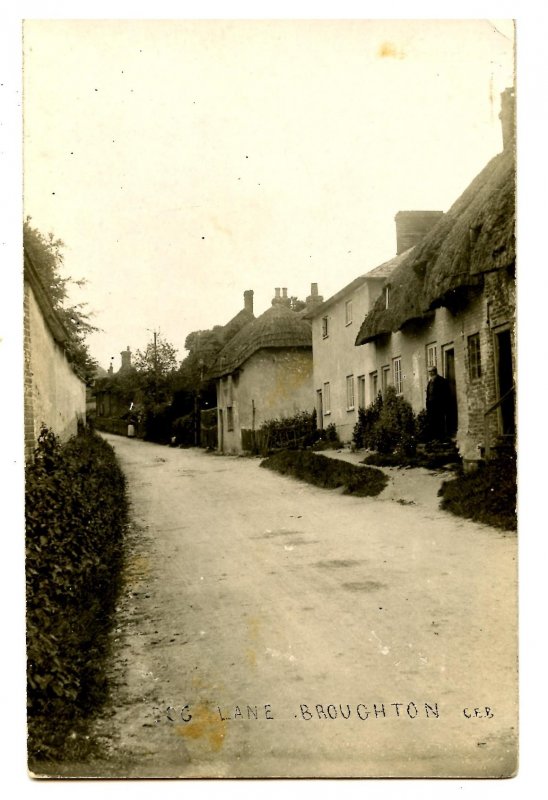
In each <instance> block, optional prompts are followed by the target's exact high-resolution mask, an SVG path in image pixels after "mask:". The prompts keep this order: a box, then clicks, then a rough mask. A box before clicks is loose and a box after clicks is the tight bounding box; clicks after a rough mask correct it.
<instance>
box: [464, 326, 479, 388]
mask: <svg viewBox="0 0 548 800" xmlns="http://www.w3.org/2000/svg"><path fill="white" fill-rule="evenodd" d="M466 350H467V353H468V377H469V379H470V381H479V380H480V378H481V376H482V371H481V338H480V335H479V331H478V332H476V333H471V334H470V335H469V336H468V337H467V338H466Z"/></svg>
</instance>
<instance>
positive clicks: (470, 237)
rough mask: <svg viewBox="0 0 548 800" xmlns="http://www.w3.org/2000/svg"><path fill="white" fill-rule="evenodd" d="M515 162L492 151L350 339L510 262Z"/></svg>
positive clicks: (417, 313) (432, 304)
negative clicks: (493, 153)
mask: <svg viewBox="0 0 548 800" xmlns="http://www.w3.org/2000/svg"><path fill="white" fill-rule="evenodd" d="M514 190H515V166H514V157H513V152H512V151H511V150H508V151H504V152H503V153H500V154H499V155H497V156H495V158H493V159H492V160H491V161H490V162H489V163H488V164H487V166H486V167H485V168H484V169H483V170H482V171H481V172H480V174H479V175H478V176H477V177H476V178H475V179H474V180H473V181H472V183H471V184H470V186H469V187H468V188H467V189H466V190H465V192H464V193H463V194H462V195H461V196H460V197H459V199H458V200H457V201H456V202H455V203H454V205H453V206H452V207H451V208H450V209H449V211H448V212H447V213H446V214H445V215H444V216H443V217H442V218H441V219H440V221H439V222H438V223H437V225H435V226H434V228H433V229H432V230H431V231H430V233H429V234H427V235H426V236H425V238H424V239H423V240H422V241H421V242H419V244H417V245H416V246H415V247H414V248H413V250H411V251H409V252H408V253H407V254H404V255H405V258H404V259H403V261H402V263H401V264H400V265H399V267H398V268H397V269H396V270H395V271H394V272H393V273H392V276H391V277H390V278H389V280H388V282H387V285H388V287H389V307H388V309H387V308H385V300H384V297H380V298H379V299H378V300H377V302H376V303H375V305H374V306H373V309H372V310H371V311H370V313H369V314H368V315H367V316H366V318H365V320H364V322H363V324H362V326H361V328H360V332H359V334H358V337H357V339H356V344H366V343H367V342H370V341H373V340H374V339H376V338H377V337H378V336H382V335H383V334H387V333H390V332H391V331H396V330H399V329H400V328H401V327H402V325H404V324H405V323H406V322H410V321H411V320H415V319H420V318H421V317H423V316H425V315H427V314H428V313H429V312H430V311H432V310H433V309H435V308H437V307H438V306H442V305H451V303H452V302H454V300H455V298H457V297H458V296H459V295H462V293H463V291H465V290H467V289H470V288H472V287H481V286H482V284H483V274H484V273H486V272H491V271H493V270H497V269H503V268H506V267H510V266H512V265H513V264H514V261H515V239H514V224H515V196H514Z"/></svg>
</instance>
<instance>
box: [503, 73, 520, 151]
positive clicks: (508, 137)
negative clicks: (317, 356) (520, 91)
mask: <svg viewBox="0 0 548 800" xmlns="http://www.w3.org/2000/svg"><path fill="white" fill-rule="evenodd" d="M515 115H516V93H515V90H514V87H513V86H511V87H509V88H508V89H505V90H504V91H503V92H502V94H501V96H500V114H499V119H500V124H501V126H502V148H503V150H508V149H509V148H511V147H513V146H514V142H515V138H516V116H515Z"/></svg>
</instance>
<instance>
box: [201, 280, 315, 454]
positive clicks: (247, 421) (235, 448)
mask: <svg viewBox="0 0 548 800" xmlns="http://www.w3.org/2000/svg"><path fill="white" fill-rule="evenodd" d="M318 302H321V298H319V297H318V296H317V286H315V285H313V291H312V294H311V295H310V297H308V298H307V308H305V309H304V310H303V311H294V310H293V309H292V308H291V303H290V299H289V297H288V295H287V289H285V288H284V289H282V293H280V289H279V288H277V289H275V296H274V299H273V300H272V304H271V307H270V308H269V309H268V310H267V311H265V312H264V313H263V314H261V315H260V316H259V317H257V318H254V319H253V320H252V321H250V322H248V323H247V324H246V325H244V327H243V328H242V329H241V330H240V331H239V332H238V333H237V334H236V335H235V336H234V337H233V338H232V339H231V340H230V341H229V342H228V343H227V344H226V345H225V347H223V349H222V350H221V351H220V353H219V355H218V356H217V359H216V361H215V363H214V365H213V367H212V368H211V370H210V372H209V376H208V377H209V378H210V379H215V381H216V386H217V425H218V449H219V450H220V451H221V452H225V453H241V452H242V451H243V450H249V449H252V442H253V437H254V434H255V431H257V430H258V429H259V428H260V426H261V425H262V423H263V422H266V421H267V420H269V419H274V418H280V417H290V416H293V415H294V414H296V413H298V412H300V411H312V409H313V405H314V403H313V396H314V393H313V382H312V330H311V324H310V322H309V320H308V319H305V317H304V315H305V313H306V311H307V310H310V309H311V307H312V306H313V305H314V304H315V303H318Z"/></svg>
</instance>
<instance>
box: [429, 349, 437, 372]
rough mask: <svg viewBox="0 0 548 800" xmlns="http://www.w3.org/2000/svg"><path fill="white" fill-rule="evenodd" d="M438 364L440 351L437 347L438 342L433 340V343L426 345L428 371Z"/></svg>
mask: <svg viewBox="0 0 548 800" xmlns="http://www.w3.org/2000/svg"><path fill="white" fill-rule="evenodd" d="M437 366H438V351H437V348H436V343H435V342H432V344H427V345H426V371H427V372H428V370H429V369H432V367H437Z"/></svg>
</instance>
